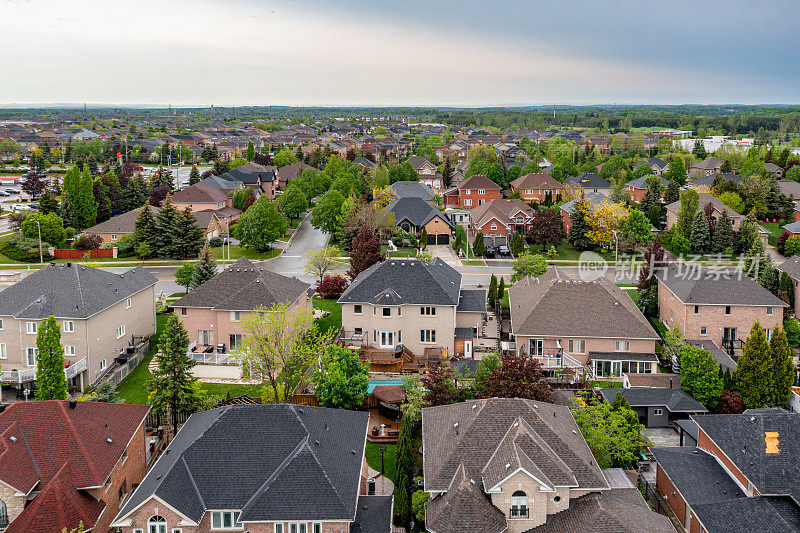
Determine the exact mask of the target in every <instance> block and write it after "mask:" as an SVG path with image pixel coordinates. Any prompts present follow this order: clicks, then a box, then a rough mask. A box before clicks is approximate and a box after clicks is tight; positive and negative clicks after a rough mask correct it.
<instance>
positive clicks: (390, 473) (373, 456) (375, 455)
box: [364, 442, 397, 483]
mask: <svg viewBox="0 0 800 533" xmlns="http://www.w3.org/2000/svg"><path fill="white" fill-rule="evenodd" d="M378 446H386V451H385V452H383V474H384V475H385V476H386V477H388V478H389V479H391V480H392V483H394V480H395V478H396V477H397V470H396V469H395V465H394V457H395V452H397V444H382V445H381V444H377V443H374V442H367V447H366V449H365V450H364V458H365V459H366V460H367V464H368V465H369V466H370V468H372V469H373V470H377V471H378V472H380V471H381V454H380V453H379V452H378Z"/></svg>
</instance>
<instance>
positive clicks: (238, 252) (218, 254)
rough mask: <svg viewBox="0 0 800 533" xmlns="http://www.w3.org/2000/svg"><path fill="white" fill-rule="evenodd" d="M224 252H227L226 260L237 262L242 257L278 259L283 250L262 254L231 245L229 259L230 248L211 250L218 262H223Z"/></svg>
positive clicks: (277, 249)
mask: <svg viewBox="0 0 800 533" xmlns="http://www.w3.org/2000/svg"><path fill="white" fill-rule="evenodd" d="M223 250H225V252H224V253H225V259H231V260H232V261H235V260H237V259H239V258H240V257H246V258H248V259H258V260H264V259H272V258H273V257H277V256H279V255H280V254H281V250H280V249H279V248H273V249H272V250H269V251H267V252H264V253H261V252H257V251H256V250H253V249H252V248H245V247H244V246H240V245H238V244H231V245H230V254H231V256H230V258H228V246H227V245H225V246H218V247H217V248H211V253H212V254H213V255H214V259H216V260H217V261H221V260H222V254H223Z"/></svg>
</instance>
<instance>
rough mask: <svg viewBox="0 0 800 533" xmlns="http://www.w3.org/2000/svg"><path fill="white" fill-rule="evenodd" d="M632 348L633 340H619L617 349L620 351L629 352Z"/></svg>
mask: <svg viewBox="0 0 800 533" xmlns="http://www.w3.org/2000/svg"><path fill="white" fill-rule="evenodd" d="M630 350H631V342H630V341H617V348H616V351H618V352H629V351H630Z"/></svg>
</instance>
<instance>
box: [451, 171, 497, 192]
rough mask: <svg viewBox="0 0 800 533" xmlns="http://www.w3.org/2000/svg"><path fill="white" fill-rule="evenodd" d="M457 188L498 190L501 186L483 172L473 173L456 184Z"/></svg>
mask: <svg viewBox="0 0 800 533" xmlns="http://www.w3.org/2000/svg"><path fill="white" fill-rule="evenodd" d="M458 188H459V190H462V189H485V190H490V191H499V190H501V187H500V186H499V185H498V184H496V183H495V182H493V181H492V180H490V179H489V178H487V177H486V176H484V175H483V174H473V175H472V176H470V177H468V178H466V179H465V180H464V181H462V182H461V183H459V184H458Z"/></svg>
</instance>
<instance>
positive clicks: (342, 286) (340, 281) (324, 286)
mask: <svg viewBox="0 0 800 533" xmlns="http://www.w3.org/2000/svg"><path fill="white" fill-rule="evenodd" d="M347 286H348V283H347V280H346V279H345V278H343V277H342V276H325V277H324V278H322V280H321V281H318V282H317V289H316V291H317V294H319V295H320V296H322V297H323V298H338V297H339V296H341V295H342V293H344V291H346V290H347Z"/></svg>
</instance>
